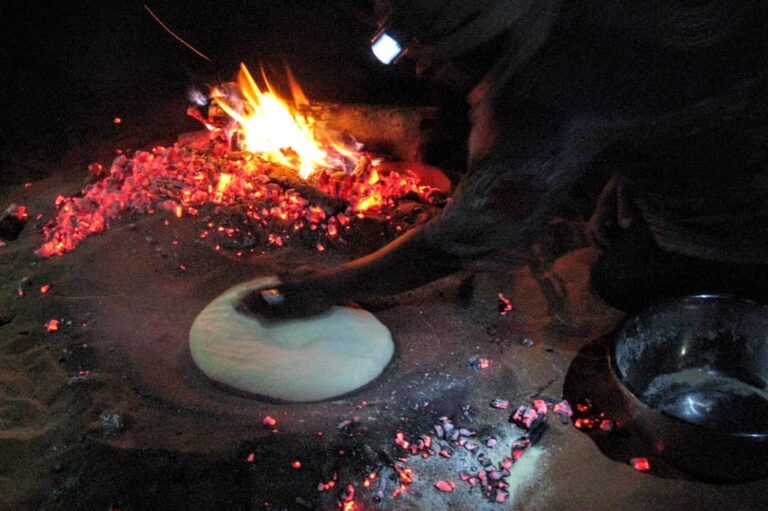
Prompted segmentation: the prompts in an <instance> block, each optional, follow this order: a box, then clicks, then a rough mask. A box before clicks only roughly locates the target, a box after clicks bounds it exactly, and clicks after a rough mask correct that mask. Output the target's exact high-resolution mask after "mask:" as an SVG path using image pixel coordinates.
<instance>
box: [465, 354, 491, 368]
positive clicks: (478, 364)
mask: <svg viewBox="0 0 768 511" xmlns="http://www.w3.org/2000/svg"><path fill="white" fill-rule="evenodd" d="M490 367H491V359H489V358H483V357H480V356H478V355H473V356H471V357H470V358H469V369H470V370H472V371H482V370H484V369H488V368H490Z"/></svg>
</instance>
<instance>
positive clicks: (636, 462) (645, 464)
mask: <svg viewBox="0 0 768 511" xmlns="http://www.w3.org/2000/svg"><path fill="white" fill-rule="evenodd" d="M629 462H630V463H631V464H632V468H634V469H635V470H637V471H638V472H648V471H649V470H651V462H650V461H648V458H632V459H631V460H629Z"/></svg>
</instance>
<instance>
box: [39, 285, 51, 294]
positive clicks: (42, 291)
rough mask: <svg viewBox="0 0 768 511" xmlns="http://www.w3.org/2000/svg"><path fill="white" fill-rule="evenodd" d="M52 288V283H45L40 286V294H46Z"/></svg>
mask: <svg viewBox="0 0 768 511" xmlns="http://www.w3.org/2000/svg"><path fill="white" fill-rule="evenodd" d="M50 290H51V285H50V284H43V285H42V286H40V294H43V295H44V294H46V293H47V292H48V291H50Z"/></svg>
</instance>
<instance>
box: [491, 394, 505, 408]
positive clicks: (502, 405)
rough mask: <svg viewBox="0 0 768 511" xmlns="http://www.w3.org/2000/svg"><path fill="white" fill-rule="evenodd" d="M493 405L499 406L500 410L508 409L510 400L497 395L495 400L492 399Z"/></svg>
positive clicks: (494, 406)
mask: <svg viewBox="0 0 768 511" xmlns="http://www.w3.org/2000/svg"><path fill="white" fill-rule="evenodd" d="M491 407H493V408H497V409H499V410H506V409H507V408H509V401H507V400H506V399H502V398H500V397H497V398H496V399H494V400H493V401H491Z"/></svg>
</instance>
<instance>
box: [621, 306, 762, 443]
mask: <svg viewBox="0 0 768 511" xmlns="http://www.w3.org/2000/svg"><path fill="white" fill-rule="evenodd" d="M688 299H706V300H712V299H717V300H734V301H736V302H741V303H750V304H754V305H757V306H760V305H762V304H760V303H758V302H756V301H755V300H752V299H749V298H744V297H741V296H738V295H736V294H731V293H698V294H694V295H681V296H677V297H672V298H667V299H664V300H661V301H659V302H656V303H654V304H653V305H650V306H648V307H646V308H644V309H642V310H641V311H640V312H636V313H632V314H631V315H627V317H626V318H624V319H623V320H622V322H621V325H620V326H619V328H617V329H616V330H615V331H614V332H613V333H612V334H608V335H609V337H610V344H609V346H610V350H609V353H608V359H609V364H608V366H609V368H610V371H611V373H612V374H613V376H614V377H615V378H616V381H618V383H619V385H620V386H621V389H622V390H623V391H624V392H625V393H626V394H627V396H629V398H630V399H632V401H633V404H634V405H640V406H642V407H643V408H644V409H646V410H648V411H651V412H653V413H656V414H658V415H661V416H663V417H665V418H667V419H671V420H673V421H675V422H677V423H680V424H684V425H686V426H689V427H692V428H700V429H702V430H706V431H708V432H712V433H715V434H721V435H725V436H729V437H737V438H744V439H752V440H763V439H768V431H766V432H764V433H756V432H731V431H727V430H722V429H717V428H712V427H708V426H705V425H702V424H696V423H694V422H690V421H687V420H685V419H682V418H680V417H678V416H676V415H672V414H671V413H669V412H665V411H664V410H659V409H658V408H654V407H652V406H650V405H649V404H648V403H646V402H645V401H643V400H642V399H641V398H640V397H639V396H638V395H637V394H636V393H635V392H634V391H633V390H632V388H631V387H630V386H629V384H628V383H627V382H626V381H625V380H624V378H623V377H622V375H621V371H620V370H619V368H618V366H617V360H616V349H617V345H618V342H619V333H620V332H622V331H623V330H624V328H625V327H626V326H627V325H628V324H629V323H630V322H631V321H633V320H635V319H636V318H638V317H639V316H640V315H641V314H643V313H646V312H648V311H650V310H658V309H660V308H663V307H664V306H666V305H669V304H671V303H676V302H680V301H683V300H688Z"/></svg>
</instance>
